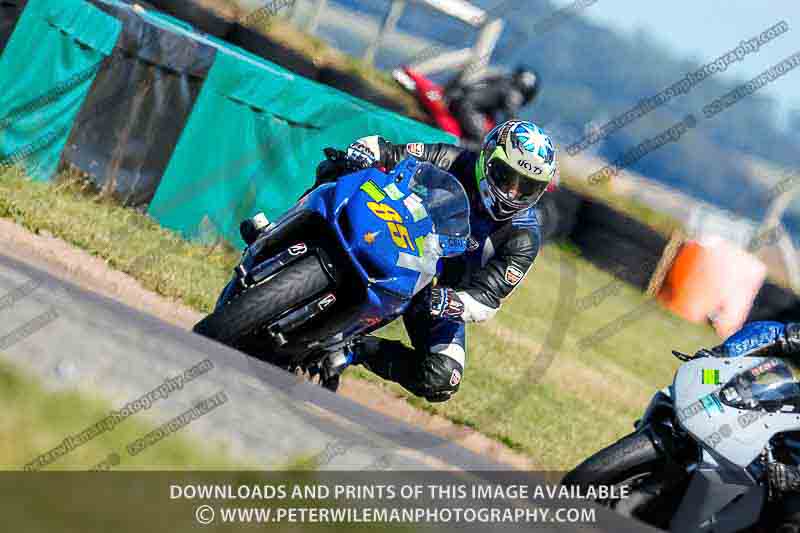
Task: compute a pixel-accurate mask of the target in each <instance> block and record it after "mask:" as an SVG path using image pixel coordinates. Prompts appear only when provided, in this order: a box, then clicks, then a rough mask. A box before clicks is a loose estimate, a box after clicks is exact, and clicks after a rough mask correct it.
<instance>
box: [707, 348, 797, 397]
mask: <svg viewBox="0 0 800 533" xmlns="http://www.w3.org/2000/svg"><path fill="white" fill-rule="evenodd" d="M798 377H800V368H799V367H798V366H797V364H796V363H794V362H792V361H790V360H788V359H777V358H772V359H767V360H765V361H764V362H763V363H761V364H760V365H758V366H756V367H754V368H751V369H750V370H746V371H744V372H742V373H740V374H737V375H736V376H735V377H734V378H733V379H731V381H729V382H728V384H727V385H725V387H724V388H723V389H722V391H721V394H720V399H721V400H722V402H723V403H725V404H727V405H730V406H731V407H735V408H738V409H767V410H778V409H781V408H783V407H784V406H794V407H795V409H796V408H797V407H798V406H800V384H798Z"/></svg>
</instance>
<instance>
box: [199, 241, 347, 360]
mask: <svg viewBox="0 0 800 533" xmlns="http://www.w3.org/2000/svg"><path fill="white" fill-rule="evenodd" d="M331 283H332V282H331V280H330V278H329V277H328V275H327V274H326V273H325V270H324V268H323V267H322V264H321V263H320V260H319V258H318V257H317V256H316V255H312V256H309V257H306V258H304V259H301V260H300V261H298V262H296V263H293V264H292V265H290V266H288V267H286V268H285V269H283V270H281V271H280V272H278V273H277V274H275V275H274V276H272V277H271V278H269V279H267V280H266V281H264V282H263V283H261V284H259V285H256V286H255V287H251V288H249V289H247V290H245V291H242V292H240V293H238V294H237V295H235V296H234V297H232V298H231V299H230V300H229V301H228V302H226V303H225V304H224V305H222V306H221V307H220V308H218V309H217V310H216V311H214V312H213V313H211V314H210V315H208V316H207V317H205V318H204V319H203V320H201V321H200V322H198V323H197V324H196V325H195V326H194V328H193V331H194V332H195V333H198V334H200V335H203V336H205V337H209V338H211V339H214V340H217V341H219V342H221V343H223V344H227V345H228V346H231V347H234V348H242V347H245V346H248V345H251V344H252V343H254V342H256V343H259V342H260V343H261V344H263V343H264V340H263V339H264V332H263V330H264V329H265V328H266V326H267V325H268V324H269V322H270V321H271V320H272V319H274V318H276V317H277V316H278V315H280V314H281V313H283V312H284V311H287V310H288V309H291V308H292V307H295V306H297V305H298V304H301V303H304V302H306V301H308V300H310V299H311V298H313V297H314V296H317V295H318V294H320V293H321V292H322V291H324V290H325V289H326V288H328V287H329V286H330V285H331Z"/></svg>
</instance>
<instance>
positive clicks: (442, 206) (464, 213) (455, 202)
mask: <svg viewBox="0 0 800 533" xmlns="http://www.w3.org/2000/svg"><path fill="white" fill-rule="evenodd" d="M408 188H409V190H410V191H412V192H413V193H415V194H416V195H417V196H419V197H420V199H421V200H422V202H423V204H424V205H425V209H426V210H427V212H428V215H429V216H430V217H431V220H432V221H433V232H434V233H436V234H437V235H438V236H439V243H440V245H441V247H442V250H443V255H444V256H450V255H457V254H459V253H463V252H464V250H465V249H466V240H467V237H469V231H470V227H469V200H468V199H467V193H466V192H465V191H464V187H462V186H461V184H460V183H459V182H458V180H456V179H455V178H454V177H453V176H451V175H450V174H448V173H447V172H444V171H443V170H440V169H438V168H436V167H434V166H433V165H431V164H430V163H421V164H420V165H419V166H418V167H417V170H416V171H415V172H414V174H413V175H412V176H411V178H410V180H409V183H408Z"/></svg>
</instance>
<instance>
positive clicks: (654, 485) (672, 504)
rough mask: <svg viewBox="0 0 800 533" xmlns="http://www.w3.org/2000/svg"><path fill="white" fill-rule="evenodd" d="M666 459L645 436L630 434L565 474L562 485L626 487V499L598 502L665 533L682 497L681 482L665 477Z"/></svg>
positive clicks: (584, 488) (672, 476) (671, 475)
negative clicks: (628, 489) (627, 491)
mask: <svg viewBox="0 0 800 533" xmlns="http://www.w3.org/2000/svg"><path fill="white" fill-rule="evenodd" d="M665 468H666V458H665V457H664V456H663V455H662V454H661V453H660V452H659V451H658V449H656V447H655V445H654V444H653V442H652V440H651V439H650V437H649V436H648V435H647V434H645V433H632V434H630V435H627V436H625V437H623V438H622V439H620V440H619V441H617V442H616V443H614V444H612V445H611V446H609V447H607V448H605V449H603V450H601V451H599V452H597V453H596V454H594V455H593V456H591V457H590V458H588V459H587V460H585V461H584V462H583V463H581V464H580V465H578V466H577V467H575V469H574V470H572V471H571V472H569V473H568V474H567V475H566V476H564V479H563V480H561V484H562V485H567V486H578V487H580V488H581V490H582V492H583V491H586V490H588V489H589V488H590V487H597V486H601V485H605V486H620V487H621V486H629V487H630V491H629V494H630V496H629V497H628V498H625V499H618V500H602V501H598V503H600V504H601V505H604V506H605V507H608V508H610V509H613V510H615V511H617V512H618V513H620V514H622V515H623V516H627V517H629V518H635V519H637V520H641V521H643V522H646V523H648V524H650V525H652V526H655V527H658V528H661V529H667V528H668V527H669V521H670V520H671V519H672V515H673V514H674V513H675V511H676V510H677V505H678V504H679V503H680V499H681V497H682V496H683V491H684V488H685V484H684V483H682V481H683V480H675V479H674V472H671V473H667V472H666V471H665Z"/></svg>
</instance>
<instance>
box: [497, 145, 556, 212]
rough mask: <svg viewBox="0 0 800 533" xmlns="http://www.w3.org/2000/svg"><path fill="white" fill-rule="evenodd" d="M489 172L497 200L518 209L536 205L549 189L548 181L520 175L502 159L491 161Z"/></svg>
mask: <svg viewBox="0 0 800 533" xmlns="http://www.w3.org/2000/svg"><path fill="white" fill-rule="evenodd" d="M487 170H488V172H487V176H486V177H487V178H488V180H489V186H490V187H491V189H492V192H493V193H494V194H495V195H496V196H497V199H498V200H500V201H501V202H503V203H505V204H507V205H509V206H512V207H514V208H517V209H524V208H526V207H529V206H531V205H533V204H535V203H536V202H537V201H538V200H539V198H541V196H542V194H544V191H545V189H547V185H548V182H547V181H538V180H535V179H532V178H529V177H527V176H525V175H524V174H520V173H519V172H517V171H516V170H514V169H513V168H511V167H510V166H508V163H506V162H505V161H503V160H502V159H497V158H494V159H492V160H490V161H489V165H488V169H487Z"/></svg>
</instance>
